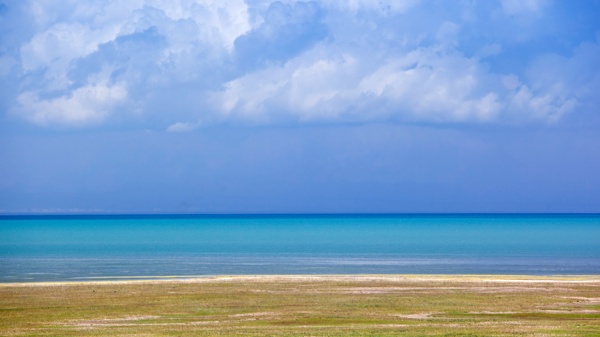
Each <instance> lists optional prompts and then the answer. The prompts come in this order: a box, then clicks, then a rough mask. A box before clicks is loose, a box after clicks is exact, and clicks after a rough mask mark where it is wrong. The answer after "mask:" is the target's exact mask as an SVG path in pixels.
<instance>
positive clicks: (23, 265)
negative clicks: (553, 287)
mask: <svg viewBox="0 0 600 337" xmlns="http://www.w3.org/2000/svg"><path fill="white" fill-rule="evenodd" d="M339 273H341V274H357V273H360V274H363V273H369V274H370V273H375V274H386V273H393V274H396V273H425V274H438V273H447V274H455V273H459V274H535V275H549V274H600V215H329V216H325V215H284V216H283V215H282V216H278V215H271V216H262V215H261V216H259V215H254V216H249V215H247V216H241V215H240V216H174V215H160V216H157V215H146V216H41V217H36V216H4V217H0V282H14V281H53V280H78V279H104V278H117V277H133V276H146V277H150V276H156V275H179V276H182V275H196V276H198V275H219V274H339Z"/></svg>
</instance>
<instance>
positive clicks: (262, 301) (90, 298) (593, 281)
mask: <svg viewBox="0 0 600 337" xmlns="http://www.w3.org/2000/svg"><path fill="white" fill-rule="evenodd" d="M0 335H2V336H107V335H111V336H155V335H161V336H600V277H592V276H590V277H524V276H520V277H519V276H514V277H513V276H419V275H413V276H411V275H404V276H257V277H250V276H247V277H245V276H233V277H215V278H201V279H189V280H163V281H160V280H153V281H126V282H125V281H123V282H120V281H111V282H87V283H31V284H2V285H0Z"/></svg>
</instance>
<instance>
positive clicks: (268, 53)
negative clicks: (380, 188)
mask: <svg viewBox="0 0 600 337" xmlns="http://www.w3.org/2000/svg"><path fill="white" fill-rule="evenodd" d="M431 6H432V5H431V4H430V3H421V2H420V1H416V0H406V1H391V0H384V1H366V0H352V1H339V0H322V1H316V2H310V3H304V2H301V1H296V0H285V1H282V2H281V3H278V2H271V1H262V0H257V1H248V2H247V3H246V2H244V1H243V0H232V1H226V2H224V1H218V0H176V1H172V0H131V1H116V0H108V1H106V0H90V1H84V2H82V1H74V0H68V1H65V2H61V3H60V4H57V2H55V1H51V0H37V1H31V2H29V3H28V8H29V9H30V11H31V13H32V15H33V17H34V21H35V23H34V24H33V23H30V24H31V26H32V27H34V28H33V29H34V32H33V34H32V35H31V36H30V38H28V41H24V42H23V43H21V45H20V46H19V48H18V50H15V51H12V52H10V51H8V52H5V51H2V50H0V53H1V54H0V77H1V76H3V75H4V76H5V77H6V76H16V75H14V74H15V73H17V71H15V70H16V69H21V70H22V74H21V76H20V77H19V78H18V79H17V82H18V85H19V89H18V90H19V92H18V94H17V95H15V96H16V97H13V98H12V99H14V100H16V101H17V105H16V108H15V109H13V110H15V111H16V113H18V114H20V115H22V116H23V117H24V118H26V119H28V120H30V121H32V122H34V123H36V124H39V125H74V126H77V125H89V124H94V123H102V121H104V120H107V119H108V118H111V116H112V115H115V114H131V113H133V112H132V111H134V110H135V111H138V112H139V113H140V114H141V115H140V116H137V117H136V118H137V120H140V119H152V118H155V119H156V120H157V121H160V122H157V123H163V124H161V125H162V128H163V129H165V130H168V131H189V130H192V129H195V128H197V127H198V126H199V124H197V123H194V122H182V121H197V120H202V121H204V122H205V123H218V122H227V121H240V120H241V121H244V122H246V123H249V124H256V123H258V124H260V123H279V122H281V121H283V122H286V123H289V122H290V121H294V122H296V123H303V122H315V121H316V122H327V123H337V122H348V121H352V122H355V121H381V120H394V121H411V122H413V121H417V122H428V123H430V122H433V123H447V122H450V123H455V122H466V123H470V122H475V123H480V122H501V123H504V122H509V123H512V122H515V121H516V122H522V121H547V122H555V121H558V120H560V119H561V118H562V117H563V116H565V115H566V114H568V113H571V112H572V111H575V108H576V107H582V106H585V104H588V105H589V104H592V103H590V102H592V101H593V98H590V97H595V96H597V95H595V92H594V89H593V88H596V87H598V86H599V85H600V71H598V66H597V61H595V60H597V59H598V58H599V57H600V53H599V52H598V49H599V48H598V45H599V43H598V41H595V42H588V43H583V44H581V45H580V46H579V47H577V48H576V49H575V50H573V52H572V53H571V54H570V55H569V54H568V53H565V52H564V51H563V52H562V54H561V55H554V54H548V55H544V56H538V57H532V56H531V55H529V54H528V55H527V57H522V58H517V59H515V60H508V62H506V61H507V59H508V58H510V57H512V56H510V55H508V53H511V52H512V53H513V55H517V56H518V55H519V48H520V47H521V45H520V43H523V41H525V40H524V39H520V38H519V37H514V41H511V40H507V39H510V38H512V37H513V36H512V34H505V33H503V32H499V31H495V30H494V29H496V28H497V27H504V26H503V23H505V22H507V21H508V20H512V21H515V20H514V18H512V17H509V16H517V15H518V16H520V18H519V19H518V20H516V21H517V23H518V22H520V21H519V20H521V18H523V20H525V21H527V22H529V21H528V20H529V18H530V17H535V18H536V20H542V19H543V18H544V15H546V14H548V12H549V10H547V9H551V6H548V1H543V0H524V1H508V0H503V1H501V2H494V3H485V4H481V3H477V2H475V3H468V4H467V3H466V2H465V3H464V4H463V2H460V3H459V2H456V3H450V2H441V3H438V4H437V5H436V6H438V7H439V8H438V7H436V8H435V10H432V8H431ZM465 11H467V12H469V15H465V14H464V13H465ZM482 13H484V14H485V15H487V16H486V17H478V15H479V16H481V15H482ZM498 14H500V15H498ZM504 14H506V15H504ZM540 14H544V15H540ZM487 19H489V20H491V21H494V20H495V21H494V22H493V24H490V25H489V26H488V25H487V22H485V21H486V20H487ZM502 20H505V21H502ZM512 21H511V22H512ZM516 26H518V29H519V30H522V31H523V35H524V36H527V39H526V40H527V41H530V40H531V39H533V38H534V37H535V35H536V34H538V33H539V31H538V30H535V29H533V25H518V24H517V25H516ZM480 28H481V30H479V29H480ZM515 29H516V28H515ZM519 34H520V33H519ZM519 34H516V35H519ZM499 36H500V37H499ZM507 36H509V37H507ZM525 49H527V48H525ZM19 52H20V54H19ZM525 52H527V53H533V52H531V51H529V50H525ZM505 53H507V55H508V56H505V55H504V54H505ZM19 56H20V59H19ZM11 60H15V61H14V62H17V66H15V64H14V62H13V61H11ZM496 60H504V61H505V62H504V64H505V65H508V66H504V67H503V66H502V65H501V66H500V67H494V62H495V61H496ZM526 60H527V61H526ZM529 60H534V62H532V65H531V66H528V65H527V64H524V63H525V62H530V61H529ZM500 63H502V62H500ZM515 64H516V66H515ZM19 66H20V67H19ZM511 67H512V68H511ZM499 69H501V70H499ZM175 97H176V98H175ZM586 102H587V103H586ZM594 104H595V103H594ZM125 106H126V107H127V109H124V108H122V107H125ZM172 106H176V107H175V108H173V107H172ZM159 115H160V117H157V116H159ZM123 120H126V118H125V119H123ZM207 121H210V122H207Z"/></svg>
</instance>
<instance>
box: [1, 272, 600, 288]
mask: <svg viewBox="0 0 600 337" xmlns="http://www.w3.org/2000/svg"><path fill="white" fill-rule="evenodd" d="M236 281H237V282H239V281H246V282H255V283H269V282H372V281H386V282H394V281H396V282H411V281H412V282H460V283H463V282H464V283H469V282H471V283H553V284H554V283H600V275H521V274H517V275H512V274H315V275H312V274H290V275H287V274H286V275H278V274H265V275H206V276H203V275H181V276H178V275H169V276H114V277H113V276H107V277H102V278H90V279H78V280H64V281H31V282H29V281H20V282H0V287H3V288H5V287H36V286H43V287H46V286H70V285H72V286H75V285H124V284H162V283H165V284H168V283H220V282H236Z"/></svg>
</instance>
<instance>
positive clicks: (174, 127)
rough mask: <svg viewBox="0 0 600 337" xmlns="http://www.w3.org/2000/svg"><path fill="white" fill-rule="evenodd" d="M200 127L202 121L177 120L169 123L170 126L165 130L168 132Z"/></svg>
mask: <svg viewBox="0 0 600 337" xmlns="http://www.w3.org/2000/svg"><path fill="white" fill-rule="evenodd" d="M199 127H200V123H199V122H196V123H186V122H177V123H174V124H171V125H169V127H168V128H167V129H166V130H165V131H167V132H189V131H193V130H196V129H197V128H199Z"/></svg>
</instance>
